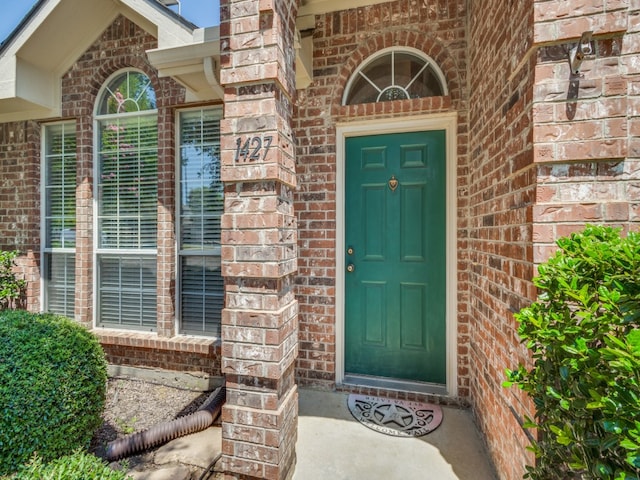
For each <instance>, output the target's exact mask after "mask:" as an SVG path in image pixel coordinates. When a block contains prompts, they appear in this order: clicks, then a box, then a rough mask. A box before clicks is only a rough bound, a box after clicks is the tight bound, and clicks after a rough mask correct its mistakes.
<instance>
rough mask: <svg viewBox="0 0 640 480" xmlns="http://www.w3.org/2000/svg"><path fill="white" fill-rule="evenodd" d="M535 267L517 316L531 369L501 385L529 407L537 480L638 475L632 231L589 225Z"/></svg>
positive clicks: (637, 246) (530, 473)
mask: <svg viewBox="0 0 640 480" xmlns="http://www.w3.org/2000/svg"><path fill="white" fill-rule="evenodd" d="M557 244H558V247H560V248H559V250H558V251H557V253H556V255H555V256H554V257H552V258H551V259H549V261H548V262H547V263H545V264H542V265H540V266H539V268H538V272H539V274H538V276H537V277H536V278H535V279H534V283H535V285H536V286H537V287H538V289H539V295H538V299H537V301H536V302H534V303H533V304H532V305H531V306H529V307H527V308H524V309H522V310H521V311H520V312H519V313H518V314H517V315H516V319H517V320H518V321H519V322H520V325H519V328H518V333H519V335H520V338H521V339H522V341H523V342H526V345H527V347H528V348H529V349H530V351H531V353H532V357H533V367H531V368H529V367H525V366H522V365H520V367H519V368H518V369H517V370H515V371H510V370H507V376H508V381H507V382H505V385H506V386H510V385H516V386H518V387H519V388H521V389H522V390H524V391H525V392H526V393H527V394H528V395H529V396H530V397H531V398H532V399H533V402H534V405H535V409H536V411H535V419H533V420H532V419H527V424H526V425H525V426H527V427H529V428H537V430H538V439H537V440H536V441H534V442H533V443H532V445H531V449H532V450H533V451H534V452H535V454H536V458H537V463H536V465H533V466H528V467H527V474H526V475H525V478H531V479H535V480H554V479H558V480H566V479H581V480H592V479H606V480H614V479H615V480H630V479H638V478H640V325H639V323H640V233H638V232H635V233H634V232H632V233H629V235H628V236H627V237H622V236H621V235H620V230H619V229H613V228H610V227H603V226H591V225H590V226H587V227H586V228H585V230H584V231H583V232H579V233H575V234H573V235H571V237H569V238H562V239H560V240H558V242H557Z"/></svg>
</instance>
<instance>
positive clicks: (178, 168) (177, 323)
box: [174, 105, 224, 340]
mask: <svg viewBox="0 0 640 480" xmlns="http://www.w3.org/2000/svg"><path fill="white" fill-rule="evenodd" d="M210 111H217V112H218V113H219V117H220V118H219V119H218V120H219V122H220V123H222V120H223V119H224V111H223V106H222V105H202V106H198V107H187V108H179V109H176V111H175V117H174V125H175V128H174V133H175V138H174V142H175V143H174V145H175V148H174V151H175V158H174V162H175V164H174V167H175V176H174V181H175V185H174V192H175V194H174V200H175V201H174V204H175V205H174V207H175V211H174V218H175V234H176V235H175V245H174V250H175V260H174V262H175V263H174V267H175V268H174V272H175V287H176V288H175V298H174V302H175V303H174V304H175V312H174V328H175V330H174V331H175V332H176V333H175V334H176V336H181V337H193V338H207V339H215V340H220V339H221V338H222V325H221V326H220V331H221V334H220V335H219V336H214V335H206V334H194V333H183V332H182V331H181V330H182V270H181V269H182V257H187V256H191V255H193V256H218V257H222V251H221V247H218V248H217V249H211V250H195V251H189V250H184V252H183V250H182V249H181V248H180V247H181V244H180V241H181V238H182V237H181V235H182V231H181V227H182V219H181V217H180V215H181V214H182V209H181V206H182V156H181V151H182V143H181V142H180V133H181V128H182V122H181V116H182V114H183V113H188V112H201V115H202V114H204V112H210ZM221 142H222V138H220V149H222V145H221ZM220 167H222V160H221V159H220ZM223 198H224V197H223ZM223 213H224V212H223ZM181 252H183V253H181ZM223 295H224V286H223Z"/></svg>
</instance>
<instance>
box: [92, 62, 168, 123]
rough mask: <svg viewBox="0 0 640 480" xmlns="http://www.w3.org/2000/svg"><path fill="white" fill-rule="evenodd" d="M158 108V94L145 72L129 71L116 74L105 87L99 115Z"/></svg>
mask: <svg viewBox="0 0 640 480" xmlns="http://www.w3.org/2000/svg"><path fill="white" fill-rule="evenodd" d="M155 109H156V94H155V92H154V90H153V87H152V86H151V81H150V80H149V77H147V76H146V75H145V74H144V73H140V72H135V71H129V72H124V73H122V74H120V75H118V76H116V77H115V78H114V79H113V80H111V81H110V82H109V83H108V84H107V85H105V87H104V93H103V94H102V99H101V101H100V105H99V107H98V111H97V114H98V115H108V114H114V113H129V112H140V111H144V110H155Z"/></svg>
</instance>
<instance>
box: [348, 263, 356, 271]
mask: <svg viewBox="0 0 640 480" xmlns="http://www.w3.org/2000/svg"><path fill="white" fill-rule="evenodd" d="M355 269H356V266H355V265H354V264H353V263H350V264H349V265H347V272H349V273H351V272H353V271H354V270H355Z"/></svg>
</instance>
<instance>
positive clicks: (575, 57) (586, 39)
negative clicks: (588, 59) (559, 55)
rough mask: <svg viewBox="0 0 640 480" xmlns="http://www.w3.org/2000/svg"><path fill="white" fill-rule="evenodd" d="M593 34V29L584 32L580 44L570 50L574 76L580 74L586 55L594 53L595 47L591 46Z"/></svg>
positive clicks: (570, 62)
mask: <svg viewBox="0 0 640 480" xmlns="http://www.w3.org/2000/svg"><path fill="white" fill-rule="evenodd" d="M592 36H593V32H592V31H588V32H584V33H583V34H582V36H581V37H580V41H579V42H578V44H577V45H576V46H575V47H573V48H572V49H571V50H570V51H569V67H570V68H571V75H572V76H577V75H580V65H582V60H584V57H585V56H587V55H591V54H592V53H593V47H592V46H591V39H592Z"/></svg>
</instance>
